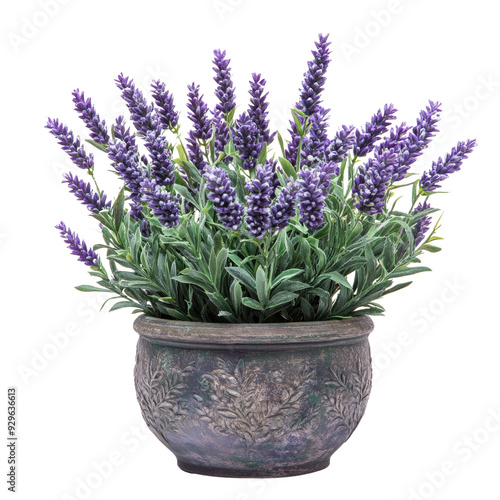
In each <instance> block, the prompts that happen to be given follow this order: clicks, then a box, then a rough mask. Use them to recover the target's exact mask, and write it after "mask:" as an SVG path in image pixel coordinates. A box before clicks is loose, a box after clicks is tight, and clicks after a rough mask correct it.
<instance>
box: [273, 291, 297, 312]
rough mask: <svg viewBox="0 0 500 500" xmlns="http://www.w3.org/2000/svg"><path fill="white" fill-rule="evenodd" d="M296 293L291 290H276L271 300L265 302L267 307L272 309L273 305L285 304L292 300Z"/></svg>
mask: <svg viewBox="0 0 500 500" xmlns="http://www.w3.org/2000/svg"><path fill="white" fill-rule="evenodd" d="M297 297H298V294H296V293H292V292H278V293H276V294H274V295H273V296H272V297H271V300H270V301H269V302H268V304H267V309H272V308H273V307H278V306H282V305H283V304H287V303H288V302H291V301H292V300H295V299H296V298H297Z"/></svg>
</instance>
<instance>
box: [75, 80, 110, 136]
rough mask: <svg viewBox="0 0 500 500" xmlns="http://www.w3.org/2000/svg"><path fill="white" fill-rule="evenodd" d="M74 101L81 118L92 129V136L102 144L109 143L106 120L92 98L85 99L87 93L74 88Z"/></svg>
mask: <svg viewBox="0 0 500 500" xmlns="http://www.w3.org/2000/svg"><path fill="white" fill-rule="evenodd" d="M73 102H74V103H75V110H76V111H78V114H79V116H80V118H81V119H82V120H83V121H84V123H85V125H86V126H87V128H88V129H89V130H90V137H91V138H92V139H93V140H94V141H96V142H98V143H100V144H108V142H109V134H108V129H107V127H106V122H105V121H104V120H101V119H100V117H99V115H98V114H97V113H96V110H95V108H94V106H93V104H92V101H91V99H90V98H88V99H85V94H84V93H83V92H80V91H79V90H78V89H76V90H73Z"/></svg>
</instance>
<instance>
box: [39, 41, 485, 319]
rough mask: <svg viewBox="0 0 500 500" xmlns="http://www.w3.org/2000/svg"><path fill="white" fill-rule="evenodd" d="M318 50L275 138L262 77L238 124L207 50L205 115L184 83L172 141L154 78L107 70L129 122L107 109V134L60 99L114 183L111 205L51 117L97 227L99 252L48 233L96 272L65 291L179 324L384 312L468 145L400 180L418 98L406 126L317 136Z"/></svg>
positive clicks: (253, 84)
mask: <svg viewBox="0 0 500 500" xmlns="http://www.w3.org/2000/svg"><path fill="white" fill-rule="evenodd" d="M315 45H316V47H315V50H314V51H313V57H312V60H311V61H310V62H309V63H308V69H307V71H306V73H305V74H304V80H303V82H302V85H301V88H300V94H299V98H298V101H297V104H296V106H295V109H293V110H292V120H291V127H290V139H289V141H288V143H285V141H284V139H283V137H282V136H281V134H279V133H278V132H277V131H271V130H270V129H269V123H270V121H269V118H268V114H269V111H268V107H269V103H268V99H267V98H268V93H266V91H265V84H266V81H265V79H264V78H262V76H261V75H260V74H257V73H253V74H252V77H251V80H250V91H249V92H250V106H249V108H248V109H247V110H242V112H241V114H239V116H237V117H235V112H236V109H237V108H236V99H235V90H234V85H233V83H232V79H231V73H230V69H231V68H230V67H229V64H230V60H229V59H228V58H227V57H226V52H223V51H220V50H217V51H215V52H214V56H215V57H214V60H213V64H214V67H213V69H214V70H215V75H216V76H215V78H214V79H215V82H216V85H217V86H216V89H215V95H216V97H217V102H216V103H215V105H214V107H212V108H209V105H208V104H207V102H206V101H205V98H204V96H203V95H202V94H201V90H200V86H199V85H196V84H194V83H193V84H191V85H189V86H188V93H187V107H188V111H189V113H188V118H189V120H190V121H191V130H189V132H188V133H187V137H186V141H185V144H184V142H183V141H182V139H181V134H180V129H181V122H180V120H179V113H178V112H177V111H176V109H175V106H174V98H173V95H172V94H171V92H170V91H168V90H167V86H166V84H165V83H163V82H160V81H155V82H153V84H152V86H151V97H150V98H148V97H147V96H146V95H145V93H143V92H142V90H140V89H139V88H138V87H137V86H136V85H135V83H134V82H133V80H132V79H130V78H128V77H125V76H123V75H119V76H118V78H117V80H116V83H117V86H118V88H119V89H120V91H121V95H122V97H123V99H124V100H125V103H126V105H127V107H128V110H129V112H130V122H131V125H129V124H127V123H126V120H125V118H124V117H122V116H120V117H118V118H117V119H116V120H115V122H114V124H113V126H112V127H111V128H108V126H107V125H106V122H105V121H104V120H102V119H101V118H100V115H99V114H98V113H97V112H96V110H95V107H94V105H93V104H92V101H91V100H90V99H89V98H86V97H85V94H84V93H83V92H81V91H80V90H78V89H77V90H75V91H74V92H73V102H74V105H75V110H76V111H77V113H78V115H79V116H80V118H81V119H82V120H83V122H84V125H85V126H86V127H87V128H88V130H89V131H90V138H89V139H87V143H88V144H90V145H91V146H93V147H95V148H96V149H97V150H98V151H99V152H100V153H101V154H102V155H103V159H105V158H106V156H107V158H108V159H109V160H110V161H111V164H112V167H113V168H114V170H115V172H116V174H117V175H118V177H119V178H120V179H121V182H122V183H123V186H122V189H121V190H120V192H119V193H118V195H117V196H116V198H115V199H114V200H112V201H110V199H109V197H108V196H107V195H106V194H104V193H103V192H102V190H101V189H100V188H99V186H98V183H97V180H96V177H98V176H97V175H96V173H99V174H100V173H101V172H102V171H103V170H104V168H102V167H101V166H100V165H99V161H100V159H99V158H98V157H97V156H96V158H95V159H94V156H93V154H91V153H89V152H88V151H87V150H86V148H85V146H84V144H83V143H82V142H81V140H80V138H78V137H77V136H76V135H75V134H74V133H73V132H72V131H71V130H70V129H69V128H68V127H67V126H66V125H64V124H62V123H61V122H60V121H59V120H57V119H49V120H48V123H47V128H48V129H49V131H50V133H51V134H52V135H53V136H55V138H56V139H57V141H58V142H59V144H60V145H61V146H62V148H63V150H64V151H65V152H66V153H67V154H68V155H69V156H70V158H71V160H72V162H73V163H74V165H75V166H76V167H78V168H79V169H80V172H81V171H83V173H85V172H87V173H88V174H89V175H90V178H91V180H92V184H93V185H91V183H88V182H85V181H84V180H82V179H81V177H78V176H77V175H75V174H74V173H72V172H68V173H66V174H64V177H63V182H64V183H65V184H67V186H68V188H69V190H70V192H71V193H73V194H74V195H75V197H76V198H77V200H78V201H79V202H81V203H82V204H83V205H85V206H86V207H87V208H88V210H89V215H90V216H91V217H93V218H94V219H96V221H97V222H98V223H99V227H100V229H101V231H102V237H103V243H99V244H96V245H94V246H93V247H89V246H87V244H86V243H85V242H84V241H83V240H81V239H80V237H79V236H78V235H77V234H76V233H75V232H73V231H71V230H70V229H69V228H68V227H67V226H66V225H65V224H64V223H63V222H61V223H60V224H58V225H57V226H56V227H57V229H58V230H59V231H60V233H61V236H62V238H63V239H64V241H65V242H66V244H67V245H68V247H69V249H70V250H71V253H72V254H74V255H76V256H77V257H78V259H79V260H80V261H82V262H83V263H84V264H86V265H87V266H88V267H89V269H90V274H91V275H92V276H93V277H95V278H96V279H97V281H96V284H95V285H92V286H90V285H82V286H79V287H77V289H79V290H81V291H89V292H90V291H100V292H109V293H110V299H109V300H117V302H115V303H114V304H113V305H112V307H111V310H117V309H121V308H124V307H132V308H133V309H134V312H144V313H146V314H149V315H152V316H156V317H162V318H167V319H176V320H182V321H205V322H247V323H252V322H286V321H319V320H327V319H333V318H344V317H349V316H357V315H361V314H371V315H377V314H382V313H383V312H384V309H383V307H382V306H381V305H380V304H379V303H378V302H377V301H378V299H380V298H381V297H383V296H384V295H387V294H389V293H392V292H395V291H397V290H400V289H402V288H404V287H406V286H408V285H409V284H410V283H411V281H403V282H400V281H399V279H400V278H406V277H407V276H411V275H414V274H416V273H420V272H423V271H429V270H430V269H429V268H428V267H424V266H422V265H421V260H420V259H421V256H422V254H424V253H425V252H437V251H439V250H440V248H438V247H437V246H435V244H434V242H435V241H437V240H439V239H441V238H439V236H437V234H436V231H437V229H438V228H439V220H438V221H437V223H435V224H434V226H432V218H433V216H434V214H435V212H437V210H438V209H437V208H433V207H431V204H430V202H429V199H430V197H431V196H435V195H436V194H438V192H439V191H438V189H439V188H440V187H441V184H442V183H443V182H444V181H445V180H446V179H447V177H448V176H449V175H451V174H452V173H454V172H457V171H459V170H460V168H461V166H462V163H463V161H464V160H465V159H467V157H468V155H469V154H470V153H471V152H472V150H473V149H474V147H475V145H476V142H475V141H474V140H468V141H463V142H459V143H458V144H457V146H456V147H454V148H453V149H452V150H451V152H450V153H449V154H448V155H446V156H445V157H444V158H439V159H437V160H436V161H435V162H433V163H432V165H431V166H430V168H429V169H428V170H427V171H425V172H424V173H423V174H422V175H421V176H420V178H418V177H417V179H416V180H412V179H411V177H410V176H412V175H415V174H414V173H411V172H410V169H411V167H412V166H413V165H414V164H415V163H416V162H417V160H418V159H419V157H421V156H422V153H423V151H424V150H425V148H427V146H428V145H429V143H430V141H431V140H432V138H433V137H434V136H435V135H436V134H437V133H438V128H437V125H438V122H439V113H440V112H441V109H440V106H441V105H440V103H438V102H433V101H429V104H428V105H427V106H426V107H425V109H424V110H422V111H421V112H420V114H419V115H418V118H417V120H416V123H415V124H414V125H411V124H410V125H406V124H405V123H400V124H395V123H394V122H395V120H396V112H397V110H396V109H395V107H394V106H393V105H392V104H386V105H385V106H384V107H383V108H382V109H380V110H378V111H377V112H376V113H375V114H374V115H373V116H372V117H371V119H370V120H369V121H368V122H367V123H366V124H365V125H364V126H361V127H358V128H356V127H354V126H352V125H342V126H340V127H336V128H335V129H332V128H331V127H330V128H329V127H328V122H329V110H328V109H327V108H325V107H324V106H323V105H322V91H323V89H324V87H325V84H326V76H325V75H326V71H327V68H328V65H329V62H330V47H329V45H330V42H329V41H328V36H322V35H320V36H319V40H318V41H317V42H316V44H315ZM211 109H212V110H213V111H211ZM275 138H277V141H275ZM276 142H277V144H276ZM398 189H406V190H407V192H408V197H407V201H406V202H402V201H400V199H401V198H404V197H401V198H398V200H397V201H394V197H395V193H396V190H398ZM402 203H406V205H405V208H402V209H398V210H396V205H397V204H399V205H401V204H402ZM433 206H434V203H433ZM99 254H100V256H99Z"/></svg>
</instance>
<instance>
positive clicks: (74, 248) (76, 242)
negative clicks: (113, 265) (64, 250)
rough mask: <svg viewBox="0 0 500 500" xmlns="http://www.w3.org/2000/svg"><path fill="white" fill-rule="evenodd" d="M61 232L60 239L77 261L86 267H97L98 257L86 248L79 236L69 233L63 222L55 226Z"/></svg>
mask: <svg viewBox="0 0 500 500" xmlns="http://www.w3.org/2000/svg"><path fill="white" fill-rule="evenodd" d="M56 229H58V230H59V231H60V232H61V237H62V238H63V239H64V241H65V243H67V245H68V248H69V249H70V250H71V254H72V255H76V256H78V260H79V261H81V262H83V263H84V264H85V265H86V266H94V267H97V266H98V265H99V256H98V255H97V254H96V253H95V252H94V250H92V248H88V247H87V244H86V243H85V241H83V240H80V238H79V236H78V235H77V234H76V233H75V232H73V231H71V229H70V228H69V227H66V224H64V222H61V223H59V224H58V225H57V226H56Z"/></svg>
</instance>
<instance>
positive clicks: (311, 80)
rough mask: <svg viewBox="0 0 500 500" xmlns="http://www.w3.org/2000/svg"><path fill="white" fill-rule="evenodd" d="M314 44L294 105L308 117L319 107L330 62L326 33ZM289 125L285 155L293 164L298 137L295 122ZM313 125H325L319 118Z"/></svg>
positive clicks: (295, 159)
mask: <svg viewBox="0 0 500 500" xmlns="http://www.w3.org/2000/svg"><path fill="white" fill-rule="evenodd" d="M315 45H316V48H317V50H313V51H312V54H313V56H314V58H313V60H312V61H309V62H308V63H307V65H308V70H307V72H306V73H304V80H303V82H302V89H301V90H300V100H299V102H298V103H297V104H296V105H295V107H296V109H298V110H299V111H302V112H303V113H305V114H306V115H307V116H309V117H312V116H313V115H314V114H315V113H317V112H318V111H319V109H320V103H321V92H322V91H323V87H324V85H325V82H326V77H325V74H326V70H327V68H328V64H329V63H330V49H329V48H328V46H329V45H330V42H328V35H326V36H323V35H321V34H320V35H319V41H318V42H315ZM301 121H302V120H301ZM290 125H291V130H290V131H289V132H290V134H291V141H290V142H289V143H288V149H287V152H286V157H287V159H288V160H289V161H290V163H292V164H295V163H296V161H297V151H298V146H299V142H300V137H299V135H298V131H297V126H296V125H295V122H294V121H291V122H290ZM314 126H316V127H318V126H319V127H320V128H324V126H325V125H324V124H323V123H322V120H321V119H318V120H316V125H314ZM318 135H320V132H318Z"/></svg>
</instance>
